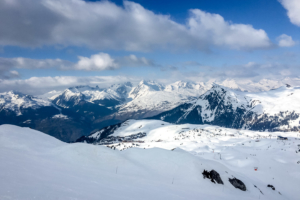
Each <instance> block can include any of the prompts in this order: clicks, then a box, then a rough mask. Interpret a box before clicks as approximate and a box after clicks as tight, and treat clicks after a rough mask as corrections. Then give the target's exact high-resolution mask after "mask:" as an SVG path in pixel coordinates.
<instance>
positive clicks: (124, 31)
mask: <svg viewBox="0 0 300 200" xmlns="http://www.w3.org/2000/svg"><path fill="white" fill-rule="evenodd" d="M189 13H190V14H189V17H188V18H187V19H186V24H180V23H177V22H176V21H174V20H172V17H171V16H169V15H161V14H156V13H154V12H152V11H150V10H147V9H145V8H144V7H142V6H141V5H140V4H137V3H134V2H130V1H124V6H123V7H120V6H117V5H116V4H114V3H111V2H109V1H100V2H85V1H83V0H72V1H70V0H59V1H58V0H40V1H36V0H3V1H1V2H0V20H1V21H2V22H3V23H2V24H1V26H2V28H1V30H0V45H3V46H5V45H15V46H23V47H40V46H43V45H63V46H68V45H72V46H87V47H90V48H94V49H99V50H103V49H114V50H128V51H151V50H154V49H169V50H170V49H181V50H182V49H184V50H189V49H198V50H202V51H207V50H208V49H209V48H211V47H222V48H224V47H225V48H229V49H238V50H255V49H266V48H272V47H273V46H274V44H273V43H272V42H271V41H270V39H269V37H268V35H267V33H266V32H265V31H264V30H262V29H255V28H254V27H253V26H252V25H249V24H235V23H233V22H230V21H226V20H225V19H224V18H223V17H222V16H221V15H219V14H213V13H208V12H204V11H202V10H200V9H191V10H190V11H189ZM4 19H5V20H4ZM20 19H21V20H20ZM45 21H47V23H45ZM20 30H22V31H20Z"/></svg>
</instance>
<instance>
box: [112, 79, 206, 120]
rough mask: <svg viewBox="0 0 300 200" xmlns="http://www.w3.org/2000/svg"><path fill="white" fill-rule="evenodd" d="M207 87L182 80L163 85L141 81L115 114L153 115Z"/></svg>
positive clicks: (192, 96)
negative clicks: (129, 98)
mask: <svg viewBox="0 0 300 200" xmlns="http://www.w3.org/2000/svg"><path fill="white" fill-rule="evenodd" d="M150 86H151V87H150ZM207 89H208V88H207V87H205V86H204V85H203V84H196V83H191V82H183V81H178V82H175V83H173V84H170V85H167V86H165V87H164V86H162V85H161V84H158V83H155V82H153V81H150V82H145V81H141V82H140V84H139V85H138V86H137V87H135V88H134V89H133V90H132V91H131V92H130V94H129V96H130V97H132V98H133V99H132V100H131V101H129V102H128V103H126V104H124V105H121V106H120V108H119V111H118V112H117V113H116V114H115V116H120V115H121V116H122V115H126V114H127V113H133V114H132V115H130V117H127V118H135V119H138V118H141V117H143V118H145V117H149V116H153V115H155V114H158V113H161V112H163V111H166V110H170V109H172V108H174V107H176V106H178V105H180V104H182V103H184V102H187V101H190V100H192V99H195V98H196V97H197V96H199V95H201V94H203V93H204V92H205V91H206V90H207Z"/></svg>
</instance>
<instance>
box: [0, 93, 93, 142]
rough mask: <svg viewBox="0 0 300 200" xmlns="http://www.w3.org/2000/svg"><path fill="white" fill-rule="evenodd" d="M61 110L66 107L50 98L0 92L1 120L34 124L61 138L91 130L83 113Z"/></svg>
mask: <svg viewBox="0 0 300 200" xmlns="http://www.w3.org/2000/svg"><path fill="white" fill-rule="evenodd" d="M62 112H64V110H63V109H61V108H59V107H57V106H55V105H54V104H53V103H51V102H50V101H49V100H45V99H41V98H38V97H34V96H31V95H25V94H22V93H20V92H15V91H10V92H5V93H0V124H14V125H18V126H25V127H31V128H34V129H36V130H40V131H42V132H45V133H47V134H49V135H52V136H54V137H56V138H58V139H60V140H62V141H74V140H75V139H77V138H78V137H80V136H82V133H89V132H90V131H92V129H91V128H90V124H89V123H87V121H86V120H84V119H82V118H81V117H80V116H79V117H78V116H76V115H72V116H70V115H69V116H67V115H63V114H62ZM66 113H67V114H69V112H66Z"/></svg>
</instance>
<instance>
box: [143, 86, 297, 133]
mask: <svg viewBox="0 0 300 200" xmlns="http://www.w3.org/2000/svg"><path fill="white" fill-rule="evenodd" d="M299 100H300V88H298V87H290V86H289V85H287V86H283V87H280V88H278V89H274V90H270V91H267V92H260V93H246V92H241V91H236V90H232V89H229V88H226V87H223V86H220V85H214V86H213V87H212V88H211V89H210V90H208V91H207V92H205V93H204V94H203V95H201V96H200V97H199V98H198V99H197V100H194V101H191V102H188V103H184V104H181V105H179V106H178V107H175V108H173V109H171V110H169V111H166V112H162V113H160V114H159V115H156V116H154V117H150V118H149V119H160V120H163V121H166V122H170V123H176V124H184V123H191V124H211V125H218V126H223V127H227V128H235V129H249V130H257V131H271V132H272V131H299V130H300V124H299V121H300V118H299V115H300V106H299V104H298V103H297V102H299Z"/></svg>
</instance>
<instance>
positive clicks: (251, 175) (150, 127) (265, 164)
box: [86, 120, 300, 199]
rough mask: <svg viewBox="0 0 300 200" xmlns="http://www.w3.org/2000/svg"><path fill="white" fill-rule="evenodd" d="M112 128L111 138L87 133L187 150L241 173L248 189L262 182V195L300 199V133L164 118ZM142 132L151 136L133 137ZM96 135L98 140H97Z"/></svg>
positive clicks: (126, 145)
mask: <svg viewBox="0 0 300 200" xmlns="http://www.w3.org/2000/svg"><path fill="white" fill-rule="evenodd" d="M110 130H113V132H112V134H111V135H109V137H108V138H104V139H102V140H100V141H99V140H97V139H98V138H99V134H104V132H101V131H99V132H97V133H94V134H92V135H91V136H89V137H86V141H90V142H92V143H94V144H104V145H107V146H109V147H111V148H112V149H119V150H125V149H130V148H142V149H144V148H146V149H147V148H157V147H159V148H164V149H169V150H172V149H174V148H176V149H178V148H181V149H183V150H185V151H187V152H189V153H191V154H192V155H194V156H195V157H197V158H198V159H199V160H200V162H201V163H211V165H210V168H212V169H215V170H216V171H217V172H219V173H222V172H224V173H223V174H222V175H221V177H223V176H224V175H225V176H226V175H227V174H226V172H225V171H227V170H231V171H232V172H235V174H236V175H234V176H236V177H237V178H238V177H239V178H240V179H241V180H242V181H243V182H244V183H245V181H247V183H246V186H247V190H248V189H249V190H252V189H253V187H254V186H253V185H256V186H258V185H259V184H260V186H258V188H259V189H260V190H261V191H262V192H263V193H264V195H263V197H262V196H261V197H260V198H261V199H276V198H287V199H299V195H300V192H299V191H298V189H297V185H298V183H299V181H300V172H299V167H300V162H299V164H298V163H297V162H298V161H300V158H299V154H300V153H296V151H297V152H298V151H299V150H298V149H299V147H298V145H299V144H300V139H299V137H298V136H300V135H299V133H297V132H285V133H282V132H272V133H270V132H256V131H249V130H237V129H228V128H223V127H218V126H211V125H191V124H183V125H176V124H170V123H166V122H163V121H160V120H128V121H126V122H124V123H123V124H121V125H118V127H116V128H114V129H110ZM138 133H144V134H145V136H144V137H140V138H137V139H131V138H130V137H132V136H135V135H136V134H138ZM279 135H283V136H286V137H288V139H289V140H288V141H279V140H277V136H279ZM122 137H126V141H123V142H119V141H117V140H118V139H122ZM92 138H94V139H95V140H94V141H93V140H91V139H92ZM88 139H89V140H88ZM175 151H176V150H175ZM201 167H202V166H200V168H201ZM255 167H258V171H254V168H255ZM227 172H228V171H227ZM237 174H238V175H237ZM225 180H226V179H225ZM268 184H271V185H273V186H274V187H275V188H276V190H275V191H276V192H275V191H272V192H274V194H275V193H277V194H278V192H280V193H281V194H282V196H280V197H277V196H276V198H275V197H270V196H268V195H269V194H268V195H267V193H268V192H270V191H269V188H267V187H266V186H267V185H268ZM247 194H248V193H245V196H247ZM283 196H284V197H283ZM255 198H258V196H256V197H255Z"/></svg>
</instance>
